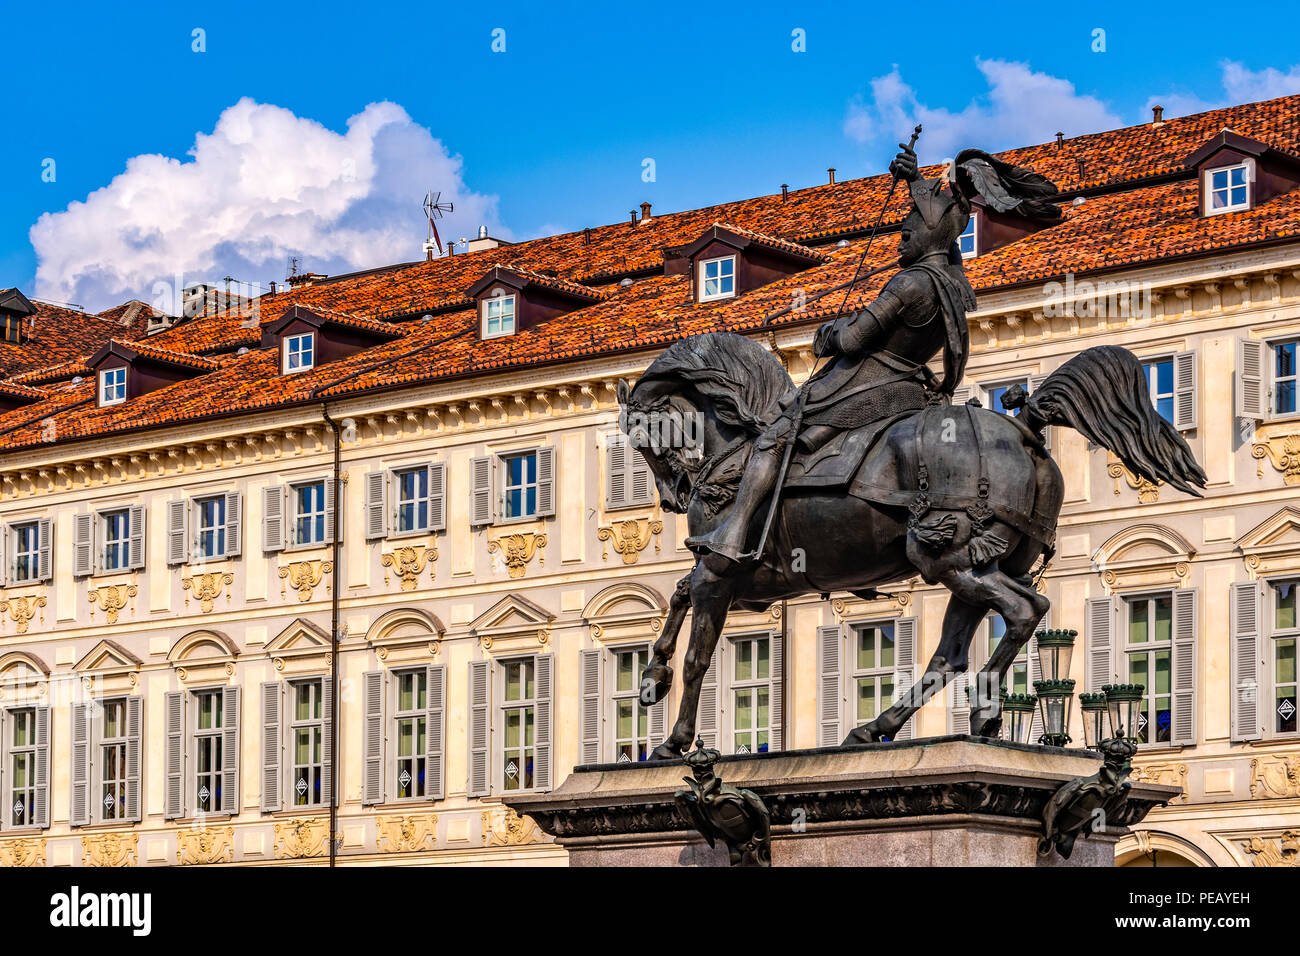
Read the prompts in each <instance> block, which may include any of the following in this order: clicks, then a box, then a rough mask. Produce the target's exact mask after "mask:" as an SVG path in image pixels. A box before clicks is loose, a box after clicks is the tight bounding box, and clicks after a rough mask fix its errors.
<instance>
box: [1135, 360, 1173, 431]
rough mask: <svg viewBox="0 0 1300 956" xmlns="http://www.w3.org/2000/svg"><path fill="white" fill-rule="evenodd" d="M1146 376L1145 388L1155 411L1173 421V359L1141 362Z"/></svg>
mask: <svg viewBox="0 0 1300 956" xmlns="http://www.w3.org/2000/svg"><path fill="white" fill-rule="evenodd" d="M1142 371H1143V372H1145V373H1146V376H1147V389H1148V391H1150V393H1151V404H1152V405H1154V406H1155V409H1156V412H1157V413H1158V414H1159V415H1160V417H1161V418H1163V419H1164V420H1165V421H1167V422H1169V424H1171V425H1172V424H1173V423H1174V360H1173V359H1172V358H1162V359H1152V360H1151V361H1149V362H1143V363H1142Z"/></svg>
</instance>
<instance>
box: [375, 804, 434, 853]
mask: <svg viewBox="0 0 1300 956" xmlns="http://www.w3.org/2000/svg"><path fill="white" fill-rule="evenodd" d="M375 832H376V835H377V849H378V850H379V852H380V853H415V852H418V851H420V850H432V849H433V848H434V844H436V843H437V842H438V815H437V814H436V813H407V814H402V815H398V816H377V817H375Z"/></svg>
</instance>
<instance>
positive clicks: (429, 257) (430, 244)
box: [424, 238, 438, 262]
mask: <svg viewBox="0 0 1300 956" xmlns="http://www.w3.org/2000/svg"><path fill="white" fill-rule="evenodd" d="M437 250H438V244H437V243H436V242H434V241H433V239H432V238H429V239H426V240H424V261H425V262H432V261H433V257H434V254H435V253H436V252H437Z"/></svg>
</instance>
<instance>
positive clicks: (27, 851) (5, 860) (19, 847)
mask: <svg viewBox="0 0 1300 956" xmlns="http://www.w3.org/2000/svg"><path fill="white" fill-rule="evenodd" d="M44 865H45V837H17V838H15V839H13V840H3V841H0V866H3V867H11V866H44Z"/></svg>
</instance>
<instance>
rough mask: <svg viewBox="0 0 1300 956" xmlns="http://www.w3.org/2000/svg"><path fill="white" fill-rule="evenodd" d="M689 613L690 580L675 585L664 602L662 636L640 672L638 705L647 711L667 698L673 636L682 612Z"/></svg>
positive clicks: (673, 647)
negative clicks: (644, 707) (665, 613)
mask: <svg viewBox="0 0 1300 956" xmlns="http://www.w3.org/2000/svg"><path fill="white" fill-rule="evenodd" d="M690 609H691V576H690V575H689V574H688V575H686V576H685V577H684V578H682V579H681V580H680V581H678V582H677V587H676V588H674V589H673V596H672V597H671V598H670V599H669V601H668V617H667V619H666V620H665V621H664V629H663V633H662V634H660V635H659V640H657V641H655V644H654V650H653V651H652V653H651V655H650V662H649V663H648V664H646V667H645V670H643V671H642V672H641V702H642V703H643V704H645V705H646V706H647V707H648V706H650V705H651V704H657V703H659V701H661V700H663V699H664V698H665V697H666V696H667V695H668V688H670V687H672V685H673V667H672V664H671V663H670V662H671V661H672V659H673V653H674V652H675V651H676V650H677V635H678V634H679V633H680V632H681V629H682V622H684V621H685V620H686V612H687V611H689V610H690Z"/></svg>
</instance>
